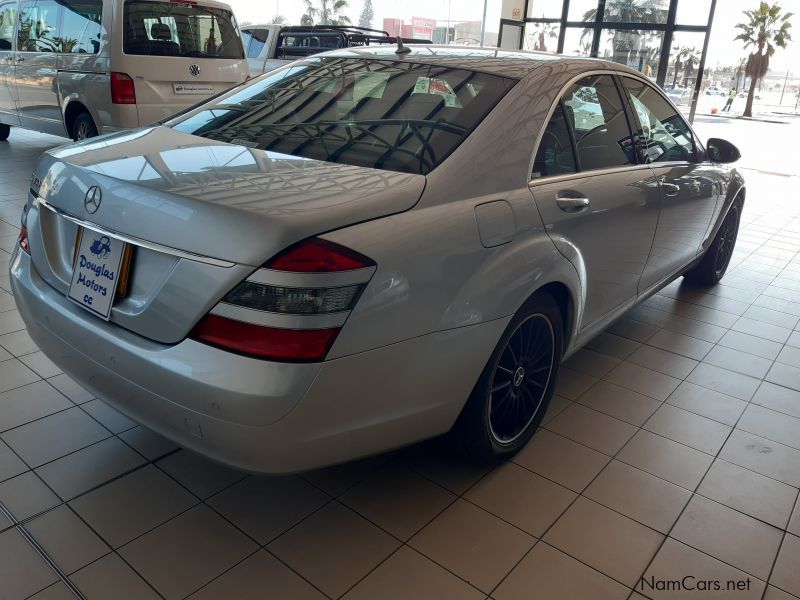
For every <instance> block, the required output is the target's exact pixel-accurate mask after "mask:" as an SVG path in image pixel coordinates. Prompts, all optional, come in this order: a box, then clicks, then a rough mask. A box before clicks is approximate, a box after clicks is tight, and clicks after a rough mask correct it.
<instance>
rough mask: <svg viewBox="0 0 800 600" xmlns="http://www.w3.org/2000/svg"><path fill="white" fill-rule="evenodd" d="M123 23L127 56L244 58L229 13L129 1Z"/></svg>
mask: <svg viewBox="0 0 800 600" xmlns="http://www.w3.org/2000/svg"><path fill="white" fill-rule="evenodd" d="M123 19H124V22H125V24H124V25H125V28H124V33H123V51H124V52H125V54H138V55H147V56H184V57H195V58H244V50H243V49H242V40H241V38H240V37H239V34H238V32H237V29H236V25H235V21H234V19H233V15H232V14H231V12H230V11H229V10H225V9H222V8H213V7H211V6H200V5H198V4H183V3H180V2H148V1H146V0H129V1H128V2H126V3H125V10H124V16H123Z"/></svg>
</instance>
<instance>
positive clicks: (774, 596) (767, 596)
mask: <svg viewBox="0 0 800 600" xmlns="http://www.w3.org/2000/svg"><path fill="white" fill-rule="evenodd" d="M796 599H797V596H792V595H791V594H787V593H786V592H784V591H783V590H779V589H778V588H776V587H774V586H771V585H768V586H767V589H766V591H765V592H764V599H763V600H796Z"/></svg>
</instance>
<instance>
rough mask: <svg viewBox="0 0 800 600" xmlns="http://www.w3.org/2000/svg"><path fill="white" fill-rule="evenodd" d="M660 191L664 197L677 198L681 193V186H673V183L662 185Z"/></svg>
mask: <svg viewBox="0 0 800 600" xmlns="http://www.w3.org/2000/svg"><path fill="white" fill-rule="evenodd" d="M661 189H662V190H664V195H665V196H677V195H678V193H679V192H680V191H681V186H679V185H675V184H674V183H662V184H661Z"/></svg>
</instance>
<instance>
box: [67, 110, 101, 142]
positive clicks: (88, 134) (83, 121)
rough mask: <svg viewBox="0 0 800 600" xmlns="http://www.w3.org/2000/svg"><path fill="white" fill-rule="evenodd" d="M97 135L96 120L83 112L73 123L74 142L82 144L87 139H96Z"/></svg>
mask: <svg viewBox="0 0 800 600" xmlns="http://www.w3.org/2000/svg"><path fill="white" fill-rule="evenodd" d="M96 135H97V126H95V124H94V120H93V119H92V117H91V115H90V114H89V113H86V112H82V113H81V114H79V115H78V116H77V117H75V120H74V121H73V122H72V139H73V140H75V141H76V142H80V141H83V140H85V139H88V138H92V137H95V136H96Z"/></svg>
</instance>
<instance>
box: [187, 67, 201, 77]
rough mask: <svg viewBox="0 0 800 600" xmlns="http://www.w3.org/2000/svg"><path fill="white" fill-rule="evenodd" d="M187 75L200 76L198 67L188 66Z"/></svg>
mask: <svg viewBox="0 0 800 600" xmlns="http://www.w3.org/2000/svg"><path fill="white" fill-rule="evenodd" d="M189 74H190V75H191V76H192V77H197V76H198V75H200V65H189Z"/></svg>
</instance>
